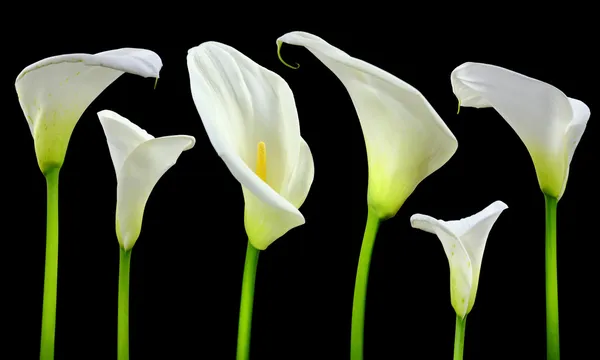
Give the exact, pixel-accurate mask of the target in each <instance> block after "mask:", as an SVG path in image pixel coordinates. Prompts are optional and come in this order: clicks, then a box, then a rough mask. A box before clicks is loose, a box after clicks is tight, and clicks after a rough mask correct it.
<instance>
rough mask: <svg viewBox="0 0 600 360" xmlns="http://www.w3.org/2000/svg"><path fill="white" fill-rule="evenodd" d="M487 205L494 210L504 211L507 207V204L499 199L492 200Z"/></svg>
mask: <svg viewBox="0 0 600 360" xmlns="http://www.w3.org/2000/svg"><path fill="white" fill-rule="evenodd" d="M489 207H490V208H492V209H494V210H495V211H504V210H506V209H508V205H506V203H504V202H503V201H501V200H496V201H494V202H493V203H492V204H491V205H490V206H489Z"/></svg>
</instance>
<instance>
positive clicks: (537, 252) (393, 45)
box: [0, 18, 600, 360]
mask: <svg viewBox="0 0 600 360" xmlns="http://www.w3.org/2000/svg"><path fill="white" fill-rule="evenodd" d="M205 19H206V18H205ZM148 21H149V22H151V20H148ZM479 21H480V22H481V21H484V20H479ZM514 21H517V19H512V20H511V19H505V25H507V26H508V25H513V28H512V30H514V31H512V32H510V33H509V32H505V33H503V34H502V35H493V34H492V33H490V32H485V31H482V32H479V33H477V32H472V33H470V32H468V31H466V30H465V29H464V28H462V29H461V28H452V27H450V28H446V29H444V28H440V29H437V30H436V29H434V28H433V27H428V28H427V29H428V30H426V31H424V30H422V29H418V28H409V27H406V28H403V27H401V26H398V27H396V28H393V31H392V30H389V29H379V28H377V27H362V28H361V27H358V26H353V25H352V24H351V23H350V22H347V23H346V25H340V26H337V27H335V28H334V29H336V30H332V29H326V28H325V27H318V26H315V25H314V24H312V22H311V21H309V19H307V20H306V21H304V22H302V23H296V24H292V23H289V24H288V25H287V26H276V25H274V24H270V23H269V22H262V23H259V24H260V25H257V26H247V27H245V28H242V30H239V29H237V30H235V31H234V30H233V29H232V28H228V27H226V26H224V27H214V26H211V25H208V24H206V23H205V24H204V25H203V24H198V25H197V27H196V28H195V29H194V31H182V32H180V33H177V35H168V34H165V35H164V36H162V37H161V36H155V35H149V34H145V33H144V32H143V31H137V32H136V31H134V30H131V29H129V30H123V29H122V32H121V33H120V34H119V35H114V36H113V35H109V34H104V35H102V36H97V37H93V36H91V35H90V36H88V37H87V38H86V39H87V40H86V41H78V40H77V39H75V38H73V37H70V36H66V35H65V36H53V37H48V38H46V39H45V40H43V41H42V40H39V41H36V42H35V46H30V45H31V44H28V43H26V42H22V43H16V44H15V45H14V47H15V48H17V49H16V50H15V52H14V53H15V54H17V55H15V56H12V57H11V58H10V59H7V60H6V61H7V62H6V63H5V64H4V65H3V66H4V70H5V71H4V74H3V77H4V79H5V80H3V83H4V84H3V87H4V88H5V89H8V90H9V93H8V95H7V96H5V97H4V98H3V109H4V115H3V119H2V121H3V126H4V129H5V130H4V131H5V133H4V136H5V137H4V140H3V142H4V145H3V147H4V146H7V145H8V147H7V150H6V151H5V152H4V156H3V163H4V166H3V184H4V191H5V196H4V197H3V207H4V208H5V213H4V216H3V225H4V226H3V229H4V233H3V236H2V238H3V250H2V258H3V260H2V263H3V264H2V266H6V269H5V270H4V271H3V273H2V274H3V275H2V276H3V278H4V280H3V283H4V286H3V290H2V292H3V295H2V296H3V302H4V303H5V304H6V305H5V306H4V307H3V310H2V312H3V313H4V314H3V315H2V321H1V322H0V323H1V326H2V327H3V328H4V329H5V330H6V331H7V333H6V334H7V335H4V336H3V337H2V338H1V340H0V344H1V346H0V352H2V353H3V354H4V355H0V357H1V358H6V359H9V358H10V359H12V358H14V359H35V358H37V357H38V351H39V335H40V322H41V301H42V289H43V269H44V249H45V206H46V199H45V191H46V189H45V182H44V178H43V176H42V174H41V173H40V171H39V168H38V167H37V162H36V159H35V154H34V149H33V141H32V138H31V134H30V132H29V129H28V127H27V124H26V121H25V118H24V116H23V114H22V112H21V109H20V107H19V104H18V101H17V96H16V92H15V91H14V87H13V88H12V89H10V86H9V85H10V84H11V82H12V83H14V79H15V78H16V76H17V74H18V73H19V72H20V71H21V69H23V68H24V67H25V66H27V65H29V64H30V63H33V62H35V61H37V60H40V59H42V58H45V57H48V56H52V55H59V54H66V53H75V52H86V53H96V52H100V51H105V50H110V49H116V48H120V47H139V48H147V49H150V50H153V51H155V52H156V53H158V54H159V55H160V56H161V58H162V60H163V63H164V67H163V69H162V71H161V73H160V80H159V81H158V86H157V88H156V89H155V90H154V89H153V85H154V79H144V78H141V77H138V76H133V75H128V74H126V75H123V76H122V77H121V78H119V79H118V80H117V81H116V82H115V83H113V84H112V85H111V86H110V87H108V88H107V89H106V90H105V91H104V92H103V93H102V94H101V95H100V96H99V97H98V98H97V99H96V100H95V101H94V102H93V103H92V104H91V105H90V107H89V108H88V110H87V111H86V112H85V113H84V115H83V116H82V118H81V120H80V121H79V123H78V125H77V126H76V128H75V131H74V132H73V135H72V138H71V141H70V144H69V149H68V152H67V156H66V160H65V164H64V166H63V168H62V170H61V174H60V252H59V283H58V310H57V314H58V315H57V328H56V359H57V360H61V359H114V358H116V335H117V316H116V315H117V275H118V259H119V247H118V243H117V240H116V236H115V230H114V210H115V206H116V203H115V201H116V195H115V193H116V179H115V174H114V169H113V165H112V162H111V159H110V155H109V152H108V148H107V145H106V140H105V137H104V133H103V131H102V128H101V126H100V123H99V121H98V119H97V116H96V113H97V112H98V111H100V110H103V109H111V110H113V111H116V112H118V113H119V114H121V115H123V116H125V117H127V118H129V119H130V120H132V121H133V122H135V123H137V124H138V125H140V126H141V127H142V128H144V129H146V130H147V131H148V132H149V133H150V134H152V135H154V136H164V135H174V134H187V135H193V136H195V137H196V139H197V143H196V146H195V147H194V148H193V149H192V150H190V151H187V152H184V153H183V154H182V156H181V157H180V159H179V161H178V163H177V164H176V165H175V166H174V167H173V168H171V169H170V170H169V171H168V172H167V173H166V174H165V176H164V177H163V178H162V179H161V180H160V181H159V183H158V185H157V186H156V187H155V188H154V191H153V192H152V194H151V196H150V199H149V201H148V203H147V205H146V212H145V216H144V223H143V227H142V233H141V236H140V238H139V240H138V242H137V243H136V245H135V247H134V250H133V257H132V273H131V314H130V324H131V329H130V334H131V358H132V359H148V358H160V359H196V358H202V359H234V358H235V351H236V336H237V325H238V324H237V321H238V308H239V297H240V288H241V278H242V269H243V263H244V254H245V249H246V236H245V231H244V225H243V208H244V202H243V197H242V192H241V188H240V186H239V184H238V183H237V182H236V180H235V179H234V178H233V176H232V175H231V174H230V173H229V172H228V170H227V168H226V167H225V165H224V164H223V162H222V161H221V159H220V158H219V157H218V156H217V155H216V153H215V151H214V149H213V148H212V146H211V144H210V142H209V141H208V137H207V136H206V133H205V131H204V128H203V126H202V123H201V121H200V118H199V115H198V113H197V112H196V109H195V106H194V103H193V101H192V98H191V95H190V86H189V78H188V73H187V67H186V55H187V50H188V49H189V48H191V47H193V46H197V45H199V44H200V43H202V42H204V41H208V40H214V41H220V42H223V43H226V44H228V45H231V46H233V47H235V48H237V49H238V50H240V51H241V52H243V53H244V54H246V55H247V56H249V57H251V58H252V59H254V60H255V61H257V62H258V63H259V64H261V65H262V66H265V67H267V68H269V69H271V70H273V71H275V72H277V73H278V74H280V75H281V76H282V77H283V78H284V79H285V80H286V81H287V82H288V83H289V85H290V87H291V88H292V90H293V91H294V94H295V98H296V103H297V106H298V112H299V117H300V126H301V133H302V136H303V137H304V139H305V140H306V141H307V142H308V144H309V146H310V147H311V150H312V153H313V157H314V162H315V179H314V183H313V186H312V188H311V191H310V193H309V195H308V198H307V200H306V202H305V204H304V205H303V206H302V207H301V209H300V210H301V212H302V213H303V214H304V216H305V217H306V224H305V225H303V226H300V227H298V228H295V229H293V230H291V231H290V232H289V233H288V234H286V235H285V236H284V237H282V238H280V239H279V240H277V241H276V242H275V243H273V244H272V245H271V246H270V247H269V248H268V249H267V250H266V251H264V252H262V253H261V255H260V259H259V268H258V275H257V283H256V293H255V305H254V321H253V333H252V358H253V359H261V360H266V359H282V360H291V359H347V358H348V357H349V343H350V340H349V339H350V318H351V317H350V315H351V308H352V295H353V287H354V278H355V271H356V265H357V261H358V255H359V250H360V244H361V240H362V235H363V230H364V225H365V221H366V210H367V209H366V190H367V189H366V185H367V162H366V154H365V148H364V141H363V138H362V132H361V129H360V125H359V121H358V118H357V116H356V113H355V111H354V108H353V106H352V103H351V100H350V98H349V96H348V94H347V92H346V90H345V88H344V87H343V86H342V84H341V83H340V82H339V80H338V79H337V78H336V77H335V75H334V74H333V73H331V72H330V71H329V70H328V69H327V68H326V67H325V66H324V65H323V64H321V63H320V62H319V61H318V60H317V59H316V58H315V57H314V56H313V55H312V54H310V53H309V52H308V51H307V50H305V49H304V48H301V47H295V46H291V45H287V46H286V45H284V48H283V56H284V58H285V59H286V60H287V61H288V62H290V63H291V62H299V63H300V64H301V67H300V69H298V70H292V69H289V68H287V67H285V66H284V65H283V64H281V63H280V62H279V60H278V59H277V55H276V44H275V40H276V39H277V37H279V36H280V35H283V34H284V33H286V32H288V31H292V30H303V31H308V32H311V33H313V34H315V35H318V36H320V37H322V38H324V39H325V40H326V41H328V42H330V43H331V44H333V45H334V46H337V47H339V48H340V49H342V50H343V51H345V52H347V53H349V54H350V55H352V56H355V57H357V58H360V59H363V60H365V61H367V62H370V63H372V64H374V65H376V66H378V67H380V68H382V69H384V70H386V71H388V72H390V73H392V74H394V75H396V76H398V77H399V78H401V79H403V80H404V81H406V82H408V83H409V84H411V85H413V86H415V87H416V88H417V89H419V90H420V91H421V92H422V93H423V94H424V95H425V96H426V97H427V98H428V100H429V101H430V103H431V104H432V106H433V107H434V108H435V109H436V110H437V112H438V113H439V114H440V116H441V117H442V118H443V119H444V120H445V122H446V123H447V125H448V126H449V128H450V129H451V130H452V131H453V133H454V134H455V136H456V138H457V139H458V142H459V147H458V151H457V153H456V154H455V155H454V156H453V157H452V158H451V160H450V161H449V162H448V163H447V164H446V165H445V166H444V167H443V168H442V169H440V170H439V171H437V172H435V173H434V174H433V175H431V176H430V177H429V178H427V179H426V180H425V181H423V182H422V183H421V184H420V185H419V186H418V187H417V189H416V191H415V192H414V193H413V194H412V195H411V196H410V197H409V199H408V200H407V201H406V203H405V204H404V206H403V207H402V208H401V210H400V211H399V212H398V214H397V216H396V217H395V218H393V219H390V220H388V221H386V222H384V223H383V224H382V226H381V228H380V232H379V235H378V238H377V241H376V245H375V250H374V254H373V259H372V267H371V273H370V282H369V291H368V303H367V319H366V329H365V333H366V345H365V346H366V350H365V359H366V360H372V359H396V358H398V359H401V358H406V359H438V358H439V359H444V358H445V359H450V357H451V356H452V351H453V350H452V349H453V341H454V320H455V314H454V311H453V309H452V307H451V304H450V293H449V289H450V284H449V269H448V262H447V259H446V257H445V254H444V252H443V250H442V246H441V244H440V243H439V240H438V239H437V238H436V237H435V236H434V235H431V234H427V233H424V232H422V231H419V230H415V229H412V228H411V227H410V223H409V217H410V216H411V215H412V214H414V213H423V214H428V215H431V216H434V217H436V218H441V219H445V220H452V219H458V218H461V217H465V216H469V215H472V214H474V213H476V212H478V211H480V210H481V209H483V208H484V207H486V206H487V205H489V204H490V203H492V202H493V201H495V200H502V201H504V202H505V203H506V204H507V205H508V206H509V208H508V209H507V210H506V211H504V213H503V214H502V215H501V216H500V218H499V220H498V221H497V223H496V225H495V226H494V228H493V229H492V232H491V234H490V237H489V241H488V244H487V247H486V252H485V255H484V261H483V266H482V272H481V279H480V283H479V290H478V295H477V300H476V304H475V307H474V309H473V311H472V312H471V313H470V314H469V317H468V321H467V335H466V342H465V359H492V358H511V359H512V358H517V359H544V357H545V325H544V321H545V310H544V304H545V303H544V199H543V195H542V193H541V191H540V190H539V187H538V183H537V178H536V175H535V171H534V167H533V164H532V162H531V159H530V157H529V154H528V153H527V150H526V149H525V147H524V146H523V144H522V143H521V141H520V139H519V138H518V137H517V135H516V134H515V133H514V132H513V131H512V129H511V128H510V127H509V126H508V124H507V123H506V122H505V121H504V120H503V119H502V118H501V117H500V116H499V115H498V114H497V113H496V112H495V111H494V110H493V109H482V110H476V109H471V108H463V109H461V112H460V114H459V115H457V114H456V110H457V100H456V98H455V97H454V95H453V93H452V89H451V86H450V72H451V71H452V70H453V69H454V68H455V67H456V66H458V65H460V64H461V63H463V62H465V61H477V62H487V63H491V64H495V65H500V66H503V67H507V68H509V69H512V70H515V71H518V72H521V73H523V74H526V75H529V76H532V77H535V78H538V79H541V80H543V81H546V82H549V83H551V84H553V85H555V86H557V87H558V88H559V89H561V90H563V91H564V92H565V93H566V94H567V96H570V97H574V98H577V99H580V100H582V101H584V102H585V103H586V104H587V105H588V106H589V107H590V108H591V110H592V117H591V120H590V122H589V123H588V128H587V130H586V133H585V134H584V136H583V139H582V141H581V143H580V145H579V147H578V149H577V151H576V153H575V156H574V160H573V162H572V164H571V173H570V177H569V181H568V186H567V190H566V193H565V195H564V197H563V198H562V199H561V201H560V203H559V208H558V237H559V240H558V248H559V250H558V251H559V292H560V298H559V301H560V324H561V340H562V354H563V359H580V358H581V359H582V358H588V357H589V354H593V353H594V350H595V349H596V348H597V347H596V344H595V343H594V341H597V339H598V335H599V331H598V329H597V321H598V315H597V310H598V307H597V297H595V296H594V295H593V294H594V293H595V291H596V290H597V289H596V288H597V285H598V275H599V272H598V269H597V266H596V259H597V256H598V255H597V254H598V253H597V249H598V245H597V242H598V237H597V232H596V231H594V227H595V225H596V222H597V221H598V219H597V210H596V209H595V207H594V206H595V205H596V204H597V201H598V198H597V192H596V190H595V186H596V184H597V178H596V177H595V174H594V171H595V167H596V164H597V160H596V159H595V156H594V155H595V145H596V143H597V141H598V138H599V136H600V134H599V132H598V127H597V124H596V121H595V119H594V118H595V106H594V105H595V104H594V100H595V97H596V96H597V89H596V88H595V87H594V86H593V82H594V81H596V80H597V77H596V76H597V74H595V67H596V66H597V61H596V58H595V57H594V56H593V49H588V47H587V46H589V45H591V43H590V41H591V37H590V35H589V34H591V32H590V28H591V25H588V24H585V23H584V21H581V23H580V24H579V26H578V27H570V29H569V32H568V33H567V32H565V30H564V28H554V29H555V30H553V26H551V24H550V23H549V24H546V25H544V26H532V27H530V28H527V29H523V30H515V29H514V23H513V22H514ZM149 26H151V25H149ZM401 34H405V35H404V36H401ZM561 36H562V37H564V38H561ZM9 61H10V63H9ZM11 92H12V93H11ZM7 109H8V110H7ZM592 357H593V356H592Z"/></svg>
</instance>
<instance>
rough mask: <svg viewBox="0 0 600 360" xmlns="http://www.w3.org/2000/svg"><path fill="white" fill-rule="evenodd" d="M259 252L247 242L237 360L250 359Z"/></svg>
mask: <svg viewBox="0 0 600 360" xmlns="http://www.w3.org/2000/svg"><path fill="white" fill-rule="evenodd" d="M259 253H260V251H259V250H258V249H257V248H255V247H254V246H252V244H250V242H248V248H247V249H246V262H245V264H244V276H243V280H242V298H241V301H240V321H239V325H238V341H237V356H236V359H237V360H248V359H250V333H251V330H252V307H253V304H254V283H255V281H256V267H257V265H258V254H259Z"/></svg>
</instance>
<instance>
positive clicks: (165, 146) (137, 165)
mask: <svg viewBox="0 0 600 360" xmlns="http://www.w3.org/2000/svg"><path fill="white" fill-rule="evenodd" d="M98 118H99V119H100V123H101V124H102V128H103V129H104V134H105V135H106V141H107V142H108V149H109V151H110V157H111V158H112V161H113V165H114V167H115V172H116V175H117V212H116V231H117V239H118V240H119V244H120V245H121V247H123V248H124V249H125V250H130V249H131V248H133V245H134V244H135V242H136V241H137V239H138V237H139V235H140V231H141V229H142V218H143V216H144V208H145V207H146V201H148V197H149V196H150V193H151V192H152V189H153V188H154V186H155V185H156V183H157V182H158V180H159V179H160V178H161V176H162V175H163V174H164V173H165V172H166V171H167V170H169V168H171V166H173V165H175V162H176V161H177V159H178V158H179V156H180V155H181V153H182V152H183V151H185V150H189V149H191V148H192V147H194V144H195V143H196V139H195V138H194V137H192V136H187V135H174V136H164V137H159V138H155V137H153V136H152V135H150V134H148V133H147V132H146V131H144V130H143V129H141V128H140V127H139V126H137V125H135V124H133V123H132V122H131V121H129V120H127V119H126V118H124V117H122V116H121V115H119V114H117V113H115V112H113V111H110V110H103V111H100V112H99V113H98Z"/></svg>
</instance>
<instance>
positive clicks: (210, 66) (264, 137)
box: [187, 42, 314, 250]
mask: <svg viewBox="0 0 600 360" xmlns="http://www.w3.org/2000/svg"><path fill="white" fill-rule="evenodd" d="M187 64H188V71H189V75H190V86H191V91H192V97H193V100H194V103H195V104H196V108H197V110H198V113H199V114H200V117H201V119H202V122H203V124H204V127H205V129H206V132H207V134H208V137H209V139H210V141H211V143H212V145H213V147H214V148H215V150H216V152H217V154H218V155H219V156H220V157H221V158H222V159H223V161H224V162H225V164H226V165H227V167H228V169H229V170H230V171H231V173H232V175H233V176H234V177H235V178H236V179H237V181H238V182H239V183H240V184H241V185H242V191H243V194H244V201H245V221H244V222H245V227H246V233H247V235H248V238H249V241H250V243H251V244H252V245H253V246H254V247H255V248H257V249H258V250H264V249H266V248H267V247H268V246H269V245H270V244H271V243H273V242H274V241H275V240H277V239H278V238H280V237H281V236H282V235H284V234H285V233H287V232H288V231H289V230H291V229H292V228H294V227H297V226H299V225H302V224H304V222H305V220H304V216H303V215H302V214H301V213H300V211H299V210H298V209H299V208H300V206H301V205H302V204H303V203H304V200H305V199H306V197H307V195H308V192H309V189H310V186H311V184H312V182H313V177H314V163H313V158H312V155H311V152H310V148H309V147H308V144H307V143H306V142H305V141H304V139H302V137H301V136H300V125H299V122H298V113H297V110H296V104H295V101H294V96H293V94H292V91H291V89H290V88H289V86H288V84H287V83H286V82H285V80H283V79H282V78H281V77H280V76H279V75H277V74H275V73H274V72H272V71H270V70H268V69H266V68H264V67H262V66H260V65H258V64H257V63H255V62H254V61H253V60H252V59H250V58H248V57H247V56H245V55H244V54H242V53H240V52H239V51H237V50H236V49H234V48H232V47H230V46H228V45H225V44H221V43H217V42H205V43H203V44H201V45H199V46H197V47H194V48H192V49H190V50H189V51H188V56H187Z"/></svg>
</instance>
